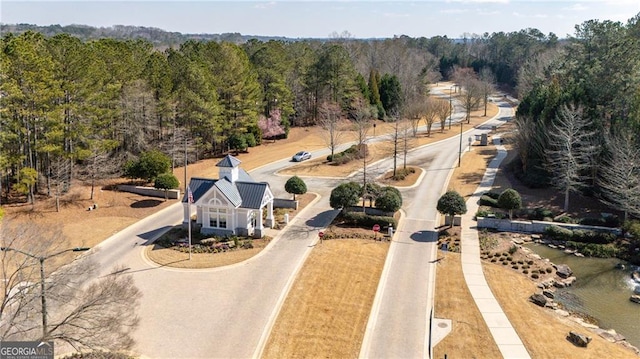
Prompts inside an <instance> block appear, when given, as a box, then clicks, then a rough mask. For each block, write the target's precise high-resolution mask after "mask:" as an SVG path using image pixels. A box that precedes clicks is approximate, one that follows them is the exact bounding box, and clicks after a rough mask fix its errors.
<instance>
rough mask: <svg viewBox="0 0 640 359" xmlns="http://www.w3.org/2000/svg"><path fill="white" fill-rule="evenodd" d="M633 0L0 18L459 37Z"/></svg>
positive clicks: (208, 4)
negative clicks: (464, 34)
mask: <svg viewBox="0 0 640 359" xmlns="http://www.w3.org/2000/svg"><path fill="white" fill-rule="evenodd" d="M638 13H640V0H590V1H589V0H587V1H572V0H565V1H539V0H526V1H525V0H519V1H518V0H422V1H362V0H361V1H301V0H297V1H216V0H209V1H158V0H156V1H148V0H147V1H86V0H77V1H24V0H23V1H15V0H14V1H7V0H0V22H2V23H5V24H15V23H29V24H37V25H52V24H60V25H69V24H83V25H91V26H97V27H101V26H102V27H107V26H112V25H136V26H149V27H157V28H160V29H163V30H167V31H177V32H182V33H210V34H215V33H225V32H239V33H241V34H243V35H265V36H287V37H293V38H297V37H315V38H318V37H321V38H322V37H327V36H329V34H330V33H332V32H334V31H335V32H338V33H341V32H343V31H348V32H349V33H351V34H352V36H353V37H356V38H370V37H379V38H380V37H392V36H394V35H408V36H411V37H420V36H425V37H432V36H436V35H447V36H448V37H450V38H457V37H461V35H462V34H463V33H470V34H473V33H476V34H482V33H484V32H488V33H492V32H499V31H505V32H510V31H518V30H521V29H525V28H537V29H538V30H540V31H542V32H543V33H545V34H548V33H550V32H553V33H555V34H556V35H558V37H561V38H563V37H566V36H567V35H572V34H574V26H575V25H577V24H581V23H582V22H584V21H587V20H591V19H597V20H613V21H621V22H623V23H626V22H627V20H629V19H630V18H632V17H634V16H636V15H637V14H638Z"/></svg>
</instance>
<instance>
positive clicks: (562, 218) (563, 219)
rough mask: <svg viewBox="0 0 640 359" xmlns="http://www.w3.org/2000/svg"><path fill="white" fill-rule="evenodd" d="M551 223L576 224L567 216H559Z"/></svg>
mask: <svg viewBox="0 0 640 359" xmlns="http://www.w3.org/2000/svg"><path fill="white" fill-rule="evenodd" d="M553 221H554V222H558V223H576V221H575V220H574V219H573V218H571V217H569V216H567V215H565V216H560V217H558V218H556V219H554V220H553Z"/></svg>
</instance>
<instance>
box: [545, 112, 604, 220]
mask: <svg viewBox="0 0 640 359" xmlns="http://www.w3.org/2000/svg"><path fill="white" fill-rule="evenodd" d="M591 128H592V126H591V121H590V120H589V119H587V118H585V117H583V116H582V110H581V109H580V108H576V107H574V106H567V105H564V106H563V107H562V108H561V109H560V111H559V112H558V115H557V116H556V119H555V121H554V122H553V124H552V125H551V128H550V129H549V131H548V134H547V136H548V147H549V148H548V150H547V152H546V168H547V170H548V171H549V172H550V173H551V174H552V177H553V184H554V187H556V188H557V189H559V190H561V191H562V192H563V193H564V211H565V212H566V211H568V210H569V193H570V192H571V191H576V190H578V189H579V188H580V187H581V186H582V183H583V175H582V171H583V170H584V169H585V168H587V167H588V165H589V157H590V156H591V155H592V154H593V152H594V150H595V146H594V145H593V137H594V131H593V130H591Z"/></svg>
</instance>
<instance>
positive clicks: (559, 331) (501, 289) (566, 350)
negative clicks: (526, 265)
mask: <svg viewBox="0 0 640 359" xmlns="http://www.w3.org/2000/svg"><path fill="white" fill-rule="evenodd" d="M483 271H484V273H485V276H486V277H487V281H488V282H489V286H490V287H491V290H492V291H493V293H494V295H495V296H496V299H497V300H498V302H499V303H500V305H501V306H502V309H503V310H504V312H505V314H507V317H508V318H509V320H510V321H511V324H512V325H513V327H514V328H515V330H516V332H517V333H518V335H519V336H520V339H521V340H522V342H523V343H524V345H525V347H526V348H527V350H528V351H529V353H531V357H532V358H594V359H595V358H620V359H622V358H638V356H636V355H635V354H633V353H632V352H631V351H629V350H628V349H626V348H623V347H622V346H621V345H618V344H614V343H610V342H608V341H606V340H604V339H603V338H601V337H600V336H598V335H596V334H594V333H591V332H590V331H589V330H587V329H585V328H584V327H582V326H581V325H580V324H577V323H575V322H572V321H570V320H568V319H564V318H561V317H558V316H556V315H555V314H554V313H552V312H551V311H550V310H548V309H543V308H541V307H538V306H536V305H534V304H533V303H530V302H529V301H528V297H529V296H530V295H531V294H532V293H535V292H536V286H535V283H534V282H533V281H531V280H529V279H527V278H526V277H525V276H523V275H521V274H518V273H515V272H513V271H510V270H508V269H504V268H501V267H500V266H498V265H495V264H486V263H483ZM571 330H574V331H577V332H580V333H583V334H587V335H589V336H591V337H592V338H593V340H592V341H591V343H589V346H588V347H587V348H579V347H576V346H574V345H573V344H571V343H570V342H569V341H568V340H567V339H566V336H567V335H568V334H569V331H571Z"/></svg>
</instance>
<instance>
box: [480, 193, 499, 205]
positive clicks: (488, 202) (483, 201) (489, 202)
mask: <svg viewBox="0 0 640 359" xmlns="http://www.w3.org/2000/svg"><path fill="white" fill-rule="evenodd" d="M480 205H481V206H489V207H498V200H497V199H494V198H491V197H489V196H487V195H486V194H484V195H482V197H480Z"/></svg>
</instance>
